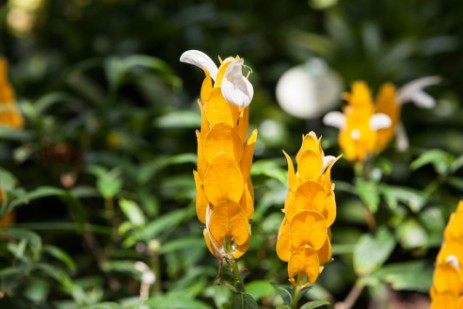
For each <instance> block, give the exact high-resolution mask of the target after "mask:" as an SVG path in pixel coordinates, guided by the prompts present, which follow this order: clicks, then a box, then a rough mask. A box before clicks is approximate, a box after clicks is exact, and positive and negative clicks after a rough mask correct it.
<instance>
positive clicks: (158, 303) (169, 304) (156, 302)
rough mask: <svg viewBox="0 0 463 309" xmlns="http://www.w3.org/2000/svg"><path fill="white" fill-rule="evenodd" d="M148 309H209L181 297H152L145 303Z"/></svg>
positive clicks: (199, 303)
mask: <svg viewBox="0 0 463 309" xmlns="http://www.w3.org/2000/svg"><path fill="white" fill-rule="evenodd" d="M145 305H148V306H149V308H153V309H158V308H159V309H160V308H169V309H186V308H188V309H211V307H209V306H208V305H206V304H205V303H203V302H200V301H198V300H194V299H190V298H187V297H182V296H181V295H164V296H154V297H151V298H150V299H148V300H147V301H145Z"/></svg>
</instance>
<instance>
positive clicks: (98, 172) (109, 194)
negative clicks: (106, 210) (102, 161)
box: [87, 165, 122, 200]
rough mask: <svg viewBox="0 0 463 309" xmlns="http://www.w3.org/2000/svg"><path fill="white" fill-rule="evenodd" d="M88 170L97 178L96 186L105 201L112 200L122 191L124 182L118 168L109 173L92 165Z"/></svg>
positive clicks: (100, 167)
mask: <svg viewBox="0 0 463 309" xmlns="http://www.w3.org/2000/svg"><path fill="white" fill-rule="evenodd" d="M87 170H88V171H89V172H90V173H92V174H94V175H95V176H96V177H97V181H96V186H97V189H98V192H100V194H101V195H102V196H103V198H104V199H106V200H109V199H112V198H114V197H115V196H116V195H117V194H118V193H119V192H120V191H121V189H122V180H121V178H120V170H119V169H118V168H114V169H112V170H110V171H107V170H106V169H105V168H103V167H102V166H98V165H90V166H88V167H87Z"/></svg>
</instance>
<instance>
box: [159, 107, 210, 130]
mask: <svg viewBox="0 0 463 309" xmlns="http://www.w3.org/2000/svg"><path fill="white" fill-rule="evenodd" d="M154 125H155V126H156V127H158V128H163V129H168V128H175V129H178V128H185V129H189V128H198V127H200V126H201V115H200V114H199V113H198V112H195V111H174V112H171V113H169V114H165V115H163V116H160V117H158V118H156V119H155V120H154Z"/></svg>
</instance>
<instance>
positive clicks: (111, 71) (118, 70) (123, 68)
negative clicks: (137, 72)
mask: <svg viewBox="0 0 463 309" xmlns="http://www.w3.org/2000/svg"><path fill="white" fill-rule="evenodd" d="M135 66H140V67H145V68H149V69H152V70H155V71H157V72H159V73H160V74H161V76H162V77H163V80H164V81H166V82H167V83H169V84H171V85H172V86H173V87H175V88H179V87H181V85H182V81H181V79H180V78H179V77H177V76H176V75H174V74H173V73H172V71H171V69H170V67H169V66H168V64H167V63H166V62H164V61H162V60H160V59H158V58H155V57H151V56H145V55H131V56H128V57H125V58H122V57H109V58H107V59H106V60H105V63H104V68H105V73H106V77H107V79H108V80H109V84H110V88H111V90H112V91H115V90H116V89H118V88H119V86H121V85H122V84H123V82H124V80H125V78H126V76H127V74H128V73H129V72H130V71H131V70H132V69H133V68H134V67H135Z"/></svg>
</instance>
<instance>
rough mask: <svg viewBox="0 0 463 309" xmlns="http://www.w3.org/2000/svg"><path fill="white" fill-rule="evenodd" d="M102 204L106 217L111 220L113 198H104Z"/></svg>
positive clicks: (112, 216)
mask: <svg viewBox="0 0 463 309" xmlns="http://www.w3.org/2000/svg"><path fill="white" fill-rule="evenodd" d="M104 206H105V210H106V219H108V220H109V221H112V220H113V219H114V200H113V199H112V198H108V199H105V201H104Z"/></svg>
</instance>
